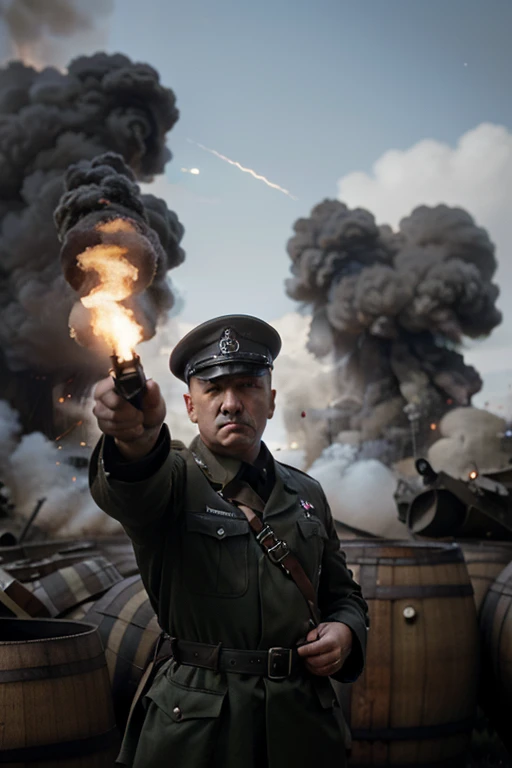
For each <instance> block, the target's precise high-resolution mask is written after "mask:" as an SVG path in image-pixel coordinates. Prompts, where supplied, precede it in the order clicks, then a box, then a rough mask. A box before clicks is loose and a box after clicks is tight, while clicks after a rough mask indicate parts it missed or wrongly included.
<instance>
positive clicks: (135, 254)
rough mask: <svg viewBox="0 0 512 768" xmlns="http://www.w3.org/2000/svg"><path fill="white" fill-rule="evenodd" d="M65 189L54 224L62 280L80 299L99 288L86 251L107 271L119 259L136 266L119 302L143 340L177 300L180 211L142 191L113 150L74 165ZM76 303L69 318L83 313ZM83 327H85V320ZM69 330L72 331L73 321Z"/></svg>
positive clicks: (99, 277)
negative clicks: (171, 274)
mask: <svg viewBox="0 0 512 768" xmlns="http://www.w3.org/2000/svg"><path fill="white" fill-rule="evenodd" d="M65 188H66V193H65V194H64V195H63V196H62V198H61V200H60V203H59V205H58V207H57V209H56V211H55V223H56V225H57V229H58V232H59V238H60V240H61V241H62V242H63V246H62V250H61V262H62V266H63V270H64V276H65V278H66V280H67V282H68V283H69V284H70V285H71V287H72V288H73V289H74V290H75V291H76V292H77V293H78V295H79V296H80V298H81V299H86V298H87V297H88V296H90V295H91V294H93V293H94V290H95V289H97V288H98V287H100V286H99V285H98V280H99V281H100V282H101V276H100V275H99V274H98V271H97V270H96V268H90V269H85V268H84V265H83V259H84V258H86V257H87V256H88V257H89V261H91V254H95V256H94V257H93V259H96V260H98V259H99V260H100V261H101V263H102V267H103V269H104V270H106V271H107V272H109V273H112V268H113V267H115V266H116V265H117V266H118V265H119V264H122V263H125V265H126V266H125V269H126V268H129V269H131V268H133V270H132V272H133V275H134V279H133V280H131V279H130V280H127V283H128V287H127V288H126V289H125V290H126V291H127V297H126V299H125V300H124V301H123V302H122V305H123V308H124V309H125V310H127V311H128V312H129V313H130V315H131V316H132V317H133V318H134V320H135V321H136V322H137V323H138V325H139V326H140V327H141V328H142V338H143V339H149V338H151V337H152V336H154V334H155V332H156V326H157V323H158V322H159V321H161V320H163V319H165V317H166V315H167V312H168V310H169V309H170V308H171V307H172V306H173V303H174V296H173V293H172V291H171V288H170V285H169V283H168V281H167V272H168V270H169V269H172V268H173V267H176V266H178V265H179V264H181V262H182V261H183V259H184V258H185V254H184V252H183V250H182V249H181V248H180V247H179V242H180V240H181V238H182V236H183V227H182V225H181V224H180V223H179V221H178V218H177V216H176V215H175V214H174V213H173V212H172V211H169V210H168V209H167V206H166V205H165V203H164V202H163V201H162V200H159V199H158V198H155V197H154V196H153V195H141V194H140V189H139V187H138V186H137V184H135V176H134V174H133V173H132V171H131V170H130V169H129V168H128V167H127V166H126V165H125V163H124V162H123V159H122V157H121V156H120V155H116V154H114V153H112V152H107V153H105V154H104V155H100V156H98V157H96V158H94V160H92V161H88V160H82V161H81V162H80V163H77V164H76V165H72V166H71V167H70V168H69V170H68V172H67V174H66V177H65ZM150 222H154V228H152V227H151V226H150ZM156 229H158V234H157V231H155V230H156ZM76 307H78V311H75V308H76ZM75 308H74V309H73V310H72V313H71V317H73V312H75V315H77V319H78V317H79V316H80V311H82V312H83V313H84V314H85V313H86V310H85V309H84V307H83V305H82V304H80V302H77V304H76V305H75ZM86 326H87V328H86V331H87V330H90V326H89V324H88V323H87V322H86ZM73 328H74V331H75V333H76V332H77V331H78V328H77V325H76V324H75V323H73ZM77 338H78V337H77ZM82 341H85V339H83V340H82ZM86 345H87V346H91V343H89V344H86ZM107 351H111V350H107Z"/></svg>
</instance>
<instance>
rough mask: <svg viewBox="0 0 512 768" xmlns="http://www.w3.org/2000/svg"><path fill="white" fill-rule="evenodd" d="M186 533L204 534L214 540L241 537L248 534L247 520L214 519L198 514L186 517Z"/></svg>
mask: <svg viewBox="0 0 512 768" xmlns="http://www.w3.org/2000/svg"><path fill="white" fill-rule="evenodd" d="M187 531H188V532H189V533H205V534H206V535H207V536H213V537H214V538H215V539H225V538H226V537H227V536H242V535H244V534H246V533H249V523H248V522H247V520H245V519H244V520H242V519H240V520H238V519H237V518H233V517H221V516H220V515H219V516H218V517H214V516H213V515H208V514H207V513H205V514H198V513H197V512H194V513H189V514H188V515H187Z"/></svg>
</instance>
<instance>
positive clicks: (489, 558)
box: [457, 539, 512, 614]
mask: <svg viewBox="0 0 512 768" xmlns="http://www.w3.org/2000/svg"><path fill="white" fill-rule="evenodd" d="M457 543H458V544H459V546H460V548H461V549H462V552H463V553H464V560H465V561H466V567H467V569H468V573H469V578H470V580H471V584H472V586H473V592H474V599H475V605H476V610H477V613H478V614H479V613H480V610H481V607H482V603H483V600H484V597H485V595H486V594H487V590H488V589H489V587H490V586H491V584H493V583H494V581H495V579H496V578H497V577H498V576H499V574H500V573H501V571H502V570H503V568H504V567H505V566H506V565H508V563H510V562H511V561H512V543H511V542H507V541H479V540H471V539H466V540H464V541H459V542H457Z"/></svg>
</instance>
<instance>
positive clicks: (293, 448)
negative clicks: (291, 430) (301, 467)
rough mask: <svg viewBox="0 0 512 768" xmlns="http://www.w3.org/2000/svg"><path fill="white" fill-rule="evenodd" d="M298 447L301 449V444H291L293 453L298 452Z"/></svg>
mask: <svg viewBox="0 0 512 768" xmlns="http://www.w3.org/2000/svg"><path fill="white" fill-rule="evenodd" d="M298 447H299V444H298V443H295V442H294V443H291V444H290V448H291V449H292V451H296V450H297V448H298Z"/></svg>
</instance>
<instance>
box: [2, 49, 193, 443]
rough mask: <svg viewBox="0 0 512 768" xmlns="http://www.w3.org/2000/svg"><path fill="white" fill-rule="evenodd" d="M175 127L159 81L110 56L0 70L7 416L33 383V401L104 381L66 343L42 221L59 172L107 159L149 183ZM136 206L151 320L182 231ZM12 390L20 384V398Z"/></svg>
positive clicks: (66, 302) (95, 366)
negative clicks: (158, 244)
mask: <svg viewBox="0 0 512 768" xmlns="http://www.w3.org/2000/svg"><path fill="white" fill-rule="evenodd" d="M177 119H178V110H177V109H176V103H175V96H174V93H173V92H172V91H171V90H170V89H168V88H164V87H163V86H162V85H161V83H160V79H159V76H158V73H157V72H156V71H155V70H154V69H153V68H152V67H150V66H149V65H147V64H139V63H133V62H132V61H130V59H128V58H127V57H126V56H123V55H120V54H116V55H112V56H109V55H106V54H103V53H99V54H96V55H95V56H90V57H80V58H78V59H75V60H74V61H73V62H71V64H70V65H69V68H68V72H67V74H62V73H61V72H58V71H57V70H55V69H46V70H44V71H42V72H37V71H36V70H34V69H32V68H31V67H27V66H25V65H23V64H21V63H20V62H13V63H11V64H10V65H9V66H7V67H6V68H4V69H0V275H1V283H0V350H1V352H2V357H3V360H1V361H0V362H1V363H2V365H1V366H0V368H1V369H3V375H2V376H0V398H1V397H6V398H7V399H9V400H10V401H11V402H13V404H14V405H15V407H17V408H18V409H20V408H21V405H20V401H22V400H24V399H26V398H27V397H29V396H30V399H31V400H32V402H33V401H34V398H35V399H36V400H37V399H38V397H39V395H37V396H36V393H35V392H34V391H33V389H34V386H35V384H34V380H35V377H36V376H37V377H38V379H37V381H38V384H37V392H38V393H39V392H42V391H43V389H44V388H43V387H42V385H41V383H40V382H41V377H42V376H45V377H46V381H47V383H48V386H49V383H51V382H59V381H63V380H66V379H67V378H68V377H74V379H75V381H76V382H78V381H79V380H81V381H82V382H83V383H84V384H87V383H88V382H89V381H90V380H91V378H94V377H97V376H98V375H100V374H101V373H102V372H103V371H104V367H103V361H100V360H98V358H97V357H96V356H94V355H93V354H91V353H88V352H87V351H86V350H84V349H82V348H80V347H79V346H78V345H77V344H76V343H75V342H74V341H73V340H72V339H70V338H69V331H68V317H69V313H70V309H71V307H72V305H73V303H74V301H75V296H74V294H73V291H72V289H71V288H70V287H69V286H68V285H67V283H66V281H65V279H64V277H63V274H62V270H61V265H60V260H59V251H60V244H59V241H58V237H57V231H56V228H55V225H54V222H53V212H54V210H55V208H56V206H57V204H58V202H59V200H60V198H61V196H62V194H63V192H64V181H63V180H64V175H65V173H66V171H67V169H68V167H69V166H70V165H72V164H74V163H78V162H80V161H83V160H92V159H93V158H94V157H96V156H97V155H100V154H102V153H104V152H107V151H112V152H115V153H117V154H119V155H121V156H122V157H123V158H124V161H125V162H126V164H127V165H128V166H129V167H130V168H131V169H132V171H133V174H134V176H135V178H137V179H139V180H145V181H146V180H151V178H152V177H153V176H154V174H158V173H161V172H162V171H163V169H164V166H165V163H166V162H167V161H168V160H169V159H170V157H171V154H170V152H169V150H168V149H167V147H166V145H165V138H166V134H167V132H168V131H169V130H171V128H172V127H173V125H174V124H175V123H176V120H177ZM144 207H145V208H146V216H147V218H148V221H149V224H150V226H151V227H152V228H153V229H154V230H156V232H157V233H158V235H159V236H160V237H161V238H163V240H166V238H167V239H168V241H167V243H164V250H165V251H166V254H167V255H166V259H165V260H162V261H161V262H160V263H159V269H160V277H161V280H160V281H159V285H160V287H161V289H162V290H158V291H155V293H154V296H153V297H152V301H153V307H152V310H153V313H154V318H155V322H156V319H157V318H158V317H159V316H160V315H161V314H162V312H163V311H164V310H165V309H166V308H167V307H168V306H169V304H170V303H171V302H172V297H171V295H170V292H169V290H168V289H167V288H166V287H164V285H163V279H164V272H166V270H167V269H169V268H171V267H172V266H176V265H177V264H178V263H179V262H180V261H181V259H182V258H183V253H182V252H181V251H180V250H179V246H178V243H179V239H180V238H181V234H182V231H183V230H182V228H181V226H180V225H179V223H178V222H177V219H176V216H175V214H173V213H172V212H169V211H167V207H166V205H165V203H164V202H163V201H161V200H157V199H156V198H153V197H152V196H151V195H150V196H146V198H145V202H144ZM171 233H172V234H171ZM173 238H174V240H173ZM171 241H172V242H171ZM169 249H170V250H169ZM173 249H174V251H173ZM173 254H174V255H173ZM14 374H16V375H18V374H19V376H18V378H16V375H14ZM22 380H23V381H24V382H25V384H26V382H28V381H30V386H29V392H25V390H24V385H22ZM27 386H28V385H27ZM47 390H48V388H47ZM41 396H42V395H41ZM48 397H49V395H48V391H46V394H45V395H44V397H43V399H44V400H45V402H46V405H44V408H47V407H48ZM41 408H43V405H41ZM38 410H40V409H39V407H38V406H37V403H36V405H35V406H34V411H35V412H37V411H38ZM24 423H25V427H26V428H30V426H29V425H27V423H26V420H25V419H24ZM33 423H34V426H33V428H40V425H39V424H37V420H36V422H33ZM46 431H48V430H46Z"/></svg>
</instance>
